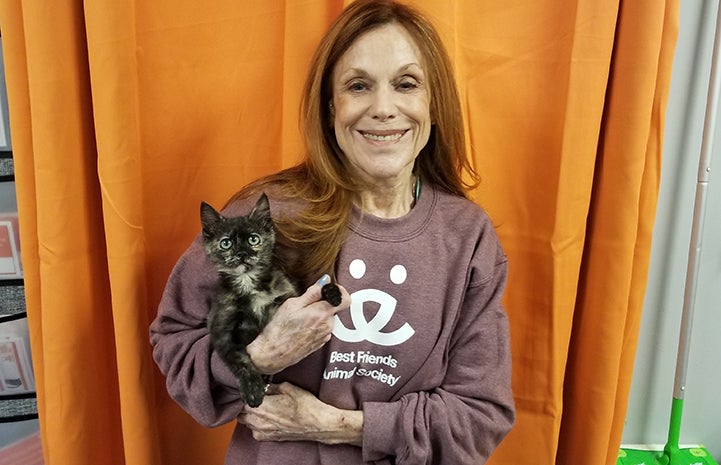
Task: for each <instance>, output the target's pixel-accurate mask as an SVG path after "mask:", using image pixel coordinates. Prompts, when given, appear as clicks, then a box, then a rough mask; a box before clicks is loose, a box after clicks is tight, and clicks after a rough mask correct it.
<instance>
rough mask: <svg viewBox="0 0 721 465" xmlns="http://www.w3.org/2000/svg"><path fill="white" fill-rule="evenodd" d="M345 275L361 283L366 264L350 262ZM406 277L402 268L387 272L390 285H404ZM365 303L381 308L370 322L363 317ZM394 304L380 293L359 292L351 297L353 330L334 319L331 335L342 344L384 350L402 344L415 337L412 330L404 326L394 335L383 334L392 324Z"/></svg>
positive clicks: (374, 291) (397, 267) (393, 299)
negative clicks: (363, 344)
mask: <svg viewBox="0 0 721 465" xmlns="http://www.w3.org/2000/svg"><path fill="white" fill-rule="evenodd" d="M348 271H349V272H350V274H351V276H353V277H354V278H355V279H361V278H362V277H363V276H365V273H366V265H365V262H364V261H363V260H361V259H355V260H353V261H352V262H351V263H350V266H349V267H348ZM407 277H408V272H407V271H406V268H405V267H404V266H403V265H395V266H394V267H393V268H391V270H390V280H391V282H392V283H393V284H403V283H404V282H405V281H406V278H407ZM366 302H375V303H377V304H379V305H380V307H379V308H378V312H377V313H376V314H375V316H374V317H373V318H371V319H370V321H368V320H367V319H366V317H365V315H364V314H363V306H364V304H365V303H366ZM397 303H398V302H397V300H396V299H395V298H394V297H393V296H392V295H390V294H388V293H387V292H384V291H381V290H380V289H360V290H358V291H356V292H354V293H353V294H351V306H350V316H351V321H352V322H353V326H354V327H353V328H347V327H346V326H345V325H344V324H343V322H342V321H341V320H340V318H339V317H338V315H336V316H335V317H334V324H333V335H334V336H335V337H337V338H338V339H340V340H341V341H344V342H361V341H369V342H372V343H373V344H376V345H379V346H386V347H387V346H395V345H398V344H402V343H404V342H406V341H407V340H408V339H410V338H411V337H412V336H413V334H415V330H414V329H413V327H412V326H411V325H410V324H408V323H407V322H406V323H405V324H404V325H403V326H401V327H400V328H398V329H396V330H394V331H390V332H384V331H383V329H385V327H386V325H387V324H388V323H389V322H390V321H391V318H392V317H393V314H394V313H395V311H396V305H397Z"/></svg>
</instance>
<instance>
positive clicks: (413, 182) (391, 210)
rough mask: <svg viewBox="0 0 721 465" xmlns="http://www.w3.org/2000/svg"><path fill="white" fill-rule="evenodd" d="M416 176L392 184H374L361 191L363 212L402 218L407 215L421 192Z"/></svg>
mask: <svg viewBox="0 0 721 465" xmlns="http://www.w3.org/2000/svg"><path fill="white" fill-rule="evenodd" d="M419 188H420V181H419V180H418V179H417V178H416V176H415V175H414V176H411V177H410V178H408V179H406V180H404V181H402V182H399V183H398V184H395V185H391V186H380V185H379V186H374V187H373V188H372V189H369V190H365V191H361V192H360V193H359V195H358V196H359V199H358V202H357V203H358V205H359V206H360V207H361V209H362V210H363V212H365V213H369V214H371V215H374V216H377V217H379V218H388V219H391V218H400V217H401V216H404V215H407V214H408V213H409V212H410V211H411V209H412V208H413V205H414V204H415V202H416V196H417V194H418V193H419V192H420V189H419Z"/></svg>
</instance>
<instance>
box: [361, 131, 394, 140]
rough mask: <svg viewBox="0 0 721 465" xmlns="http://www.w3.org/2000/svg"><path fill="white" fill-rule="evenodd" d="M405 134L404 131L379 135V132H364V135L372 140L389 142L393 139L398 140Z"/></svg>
mask: <svg viewBox="0 0 721 465" xmlns="http://www.w3.org/2000/svg"><path fill="white" fill-rule="evenodd" d="M401 136H403V133H402V132H397V133H395V134H387V135H379V134H371V133H368V132H364V133H363V137H365V138H366V139H370V140H377V141H380V142H388V141H393V140H398V139H400V138H401Z"/></svg>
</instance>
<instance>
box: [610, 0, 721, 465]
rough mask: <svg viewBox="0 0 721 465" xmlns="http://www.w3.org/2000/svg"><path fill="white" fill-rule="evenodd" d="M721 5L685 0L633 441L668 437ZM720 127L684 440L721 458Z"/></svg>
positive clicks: (630, 433) (633, 404)
mask: <svg viewBox="0 0 721 465" xmlns="http://www.w3.org/2000/svg"><path fill="white" fill-rule="evenodd" d="M717 6H718V1H716V0H714V1H701V0H681V14H680V16H681V18H680V30H679V36H678V43H677V46H676V54H675V58H674V64H673V72H672V78H671V92H670V96H669V102H668V109H667V114H666V126H665V139H664V153H663V169H662V177H661V192H660V195H659V201H658V211H657V217H656V225H655V229H654V236H653V247H652V252H651V266H650V272H649V279H648V288H647V291H646V300H645V303H644V313H643V317H642V322H641V333H640V339H639V345H638V352H637V354H636V366H635V369H634V373H633V382H632V387H631V396H630V399H629V406H628V407H629V409H628V415H627V418H626V427H625V431H624V436H623V443H624V444H664V443H665V442H666V439H667V436H668V424H669V412H670V409H671V400H672V397H673V385H674V376H675V369H676V353H677V347H678V338H679V327H680V323H681V310H682V308H683V294H684V284H685V279H686V264H687V260H688V249H689V241H690V237H691V222H692V217H693V208H694V196H695V192H696V181H697V173H698V158H699V154H700V149H701V141H702V133H703V124H704V115H705V106H706V94H707V89H708V82H709V72H710V66H711V53H712V47H713V37H714V33H715V32H714V30H715V23H716V11H717ZM719 66H721V63H720V64H719ZM719 119H720V120H721V115H719ZM718 126H719V127H718V128H717V129H716V131H715V134H716V137H715V142H714V150H713V157H712V158H713V159H712V162H711V169H712V171H711V178H710V188H709V193H708V204H707V208H706V221H705V229H704V236H703V249H702V259H701V264H700V272H699V274H700V276H699V281H698V294H697V297H696V306H695V312H694V321H693V332H692V337H691V349H690V356H689V365H688V375H687V378H686V381H687V382H686V386H687V387H686V395H685V401H684V414H683V422H682V425H681V441H680V442H681V444H704V445H705V446H706V448H707V449H708V450H709V451H710V452H711V454H712V455H713V457H714V459H715V460H716V461H717V462H719V463H721V367H720V365H721V313H720V310H721V123H719V124H718Z"/></svg>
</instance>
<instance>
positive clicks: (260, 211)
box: [250, 192, 270, 218]
mask: <svg viewBox="0 0 721 465" xmlns="http://www.w3.org/2000/svg"><path fill="white" fill-rule="evenodd" d="M250 214H251V215H253V216H260V217H261V218H263V217H265V218H270V202H269V201H268V196H267V195H265V192H263V193H262V194H260V197H259V198H258V201H257V202H255V207H253V211H252V212H250Z"/></svg>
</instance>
